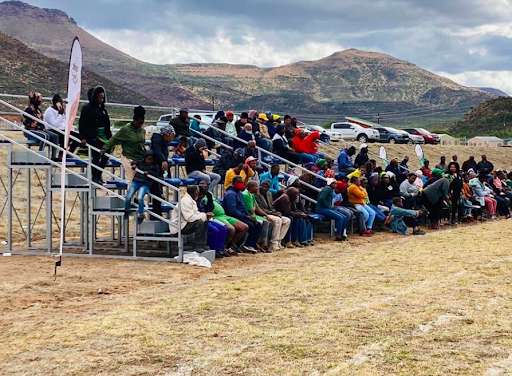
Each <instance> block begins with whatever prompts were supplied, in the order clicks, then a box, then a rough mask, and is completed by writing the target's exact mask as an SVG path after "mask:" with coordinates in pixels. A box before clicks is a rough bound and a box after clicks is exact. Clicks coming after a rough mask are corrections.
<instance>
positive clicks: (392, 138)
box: [373, 127, 411, 144]
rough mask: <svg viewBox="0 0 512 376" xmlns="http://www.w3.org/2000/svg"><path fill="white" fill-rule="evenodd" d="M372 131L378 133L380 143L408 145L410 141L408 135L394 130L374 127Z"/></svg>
mask: <svg viewBox="0 0 512 376" xmlns="http://www.w3.org/2000/svg"><path fill="white" fill-rule="evenodd" d="M373 129H376V130H378V131H379V134H380V140H379V141H380V142H385V143H387V142H389V143H390V144H408V143H409V142H410V141H411V139H410V138H409V134H407V133H406V132H404V133H402V132H400V131H399V130H397V129H395V128H390V127H375V128H373Z"/></svg>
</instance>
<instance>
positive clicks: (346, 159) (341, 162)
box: [338, 149, 354, 171]
mask: <svg viewBox="0 0 512 376" xmlns="http://www.w3.org/2000/svg"><path fill="white" fill-rule="evenodd" d="M347 168H354V162H352V158H350V156H349V155H348V150H347V149H343V150H342V151H341V153H340V155H338V171H342V170H345V169H347Z"/></svg>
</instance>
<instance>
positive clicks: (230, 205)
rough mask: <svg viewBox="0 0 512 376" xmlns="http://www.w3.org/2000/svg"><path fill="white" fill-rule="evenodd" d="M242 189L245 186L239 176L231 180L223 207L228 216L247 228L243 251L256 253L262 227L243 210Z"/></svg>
mask: <svg viewBox="0 0 512 376" xmlns="http://www.w3.org/2000/svg"><path fill="white" fill-rule="evenodd" d="M244 189H245V185H244V182H243V181H242V178H241V177H240V176H235V178H234V179H233V185H232V186H231V187H229V188H228V190H227V192H226V195H225V196H224V201H223V206H224V210H225V211H226V214H227V215H228V216H230V217H233V218H236V219H238V220H239V221H241V222H243V223H245V224H246V225H247V226H248V227H249V230H248V234H249V236H248V237H247V240H246V241H245V245H244V247H243V249H244V251H246V252H248V253H257V251H256V244H257V242H258V239H259V238H260V234H261V229H262V226H261V224H260V223H259V222H258V221H257V220H256V219H255V218H253V217H252V216H251V214H250V213H249V212H248V211H247V210H246V209H245V205H244V200H243V196H242V191H244Z"/></svg>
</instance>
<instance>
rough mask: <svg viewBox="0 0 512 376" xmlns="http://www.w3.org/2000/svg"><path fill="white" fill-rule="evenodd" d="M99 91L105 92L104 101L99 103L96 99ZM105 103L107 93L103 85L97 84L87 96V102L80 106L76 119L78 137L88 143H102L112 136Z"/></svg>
mask: <svg viewBox="0 0 512 376" xmlns="http://www.w3.org/2000/svg"><path fill="white" fill-rule="evenodd" d="M100 93H104V94H105V102H104V103H103V104H101V105H100V104H99V103H98V102H97V99H96V98H97V97H98V95H99V94H100ZM88 94H89V93H88ZM105 103H107V93H106V92H105V89H104V88H103V87H101V86H98V87H96V88H95V89H94V91H93V92H92V94H91V96H90V97H89V103H88V104H86V105H85V106H84V107H83V108H82V111H81V113H80V120H79V121H78V131H79V133H80V138H82V139H84V138H85V139H86V140H87V143H89V144H96V141H99V142H101V143H102V144H104V143H106V142H107V141H108V140H110V138H111V137H112V131H111V129H110V118H109V117H108V112H107V110H106V108H105Z"/></svg>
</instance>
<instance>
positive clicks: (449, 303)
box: [0, 221, 512, 376]
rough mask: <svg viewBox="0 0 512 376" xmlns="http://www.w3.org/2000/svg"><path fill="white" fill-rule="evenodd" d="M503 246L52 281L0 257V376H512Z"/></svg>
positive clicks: (352, 252)
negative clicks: (505, 375) (504, 375)
mask: <svg viewBox="0 0 512 376" xmlns="http://www.w3.org/2000/svg"><path fill="white" fill-rule="evenodd" d="M511 235H512V231H511V229H510V222H508V221H501V222H498V223H488V224H484V225H479V226H469V227H463V228H457V229H451V230H447V231H442V232H434V233H429V234H428V235H427V236H425V237H421V238H420V237H400V238H399V237H398V236H395V235H391V234H379V235H377V236H376V237H375V238H372V239H371V241H370V240H368V239H362V238H359V237H352V238H351V241H350V243H349V244H348V245H347V244H343V245H339V244H335V245H334V244H332V243H327V242H323V243H322V244H320V245H318V246H316V247H314V248H311V249H302V250H292V251H285V252H279V253H275V254H271V255H257V256H241V257H238V258H235V259H233V258H231V259H229V260H222V261H219V262H217V263H216V264H215V266H214V268H213V269H212V270H207V269H197V268H193V267H187V266H183V265H171V264H164V263H142V262H126V261H113V260H106V261H98V260H83V259H65V261H64V266H63V267H62V268H61V275H60V276H59V278H58V280H57V282H53V279H52V276H51V274H52V266H53V262H52V260H51V259H48V258H34V257H12V258H3V259H0V261H1V262H0V276H2V278H1V279H0V301H1V302H2V304H1V305H0V329H1V330H0V374H5V375H34V374H41V375H345V374H346V375H465V376H472V375H503V374H510V373H512V367H511V366H512V361H511V360H510V359H512V358H509V356H510V354H511V353H512V347H511V346H512V337H511V335H512V331H511V330H512V328H511V323H510V315H511V314H512V312H511V311H512V305H511V304H510V297H509V291H510V284H511V277H510V275H511V272H512V270H511V269H512V257H511V256H510V255H509V250H508V248H509V246H508V243H509V239H510V238H511ZM398 240H400V241H398ZM100 288H101V289H102V291H106V292H108V293H109V294H107V295H105V294H98V289H100Z"/></svg>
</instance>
